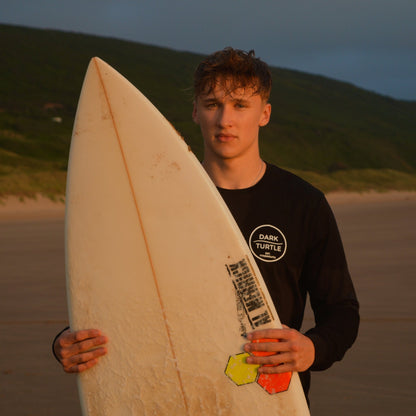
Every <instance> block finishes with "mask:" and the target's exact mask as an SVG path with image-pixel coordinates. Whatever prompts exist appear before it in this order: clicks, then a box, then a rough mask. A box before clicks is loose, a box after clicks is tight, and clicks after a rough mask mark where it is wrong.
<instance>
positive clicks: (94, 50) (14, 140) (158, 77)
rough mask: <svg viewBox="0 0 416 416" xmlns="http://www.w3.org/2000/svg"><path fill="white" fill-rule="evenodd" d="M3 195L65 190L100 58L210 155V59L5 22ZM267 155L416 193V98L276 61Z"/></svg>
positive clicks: (325, 183)
mask: <svg viewBox="0 0 416 416" xmlns="http://www.w3.org/2000/svg"><path fill="white" fill-rule="evenodd" d="M0 50H1V51H2V54H1V55H0V71H1V74H2V76H1V77H0V196H3V197H4V196H5V195H18V196H19V195H20V196H34V195H36V194H39V193H40V194H43V195H46V196H50V197H54V196H55V197H59V196H62V195H64V192H65V179H66V169H67V159H68V151H69V143H70V138H71V130H72V124H73V119H74V116H75V111H76V106H77V101H78V97H79V93H80V90H81V85H82V81H83V77H84V74H85V71H86V68H87V65H88V62H89V60H90V58H91V57H93V56H99V57H101V58H102V59H104V60H106V61H107V62H108V63H109V64H110V65H112V66H114V67H115V68H116V69H117V70H119V71H120V72H121V73H122V74H123V75H124V76H126V77H127V78H128V79H129V80H130V81H131V82H132V83H133V84H134V85H136V86H137V87H138V88H139V89H140V90H141V91H142V92H143V93H144V94H145V95H146V96H147V97H148V98H149V99H150V100H151V101H152V102H153V103H154V104H155V105H156V106H157V107H158V108H159V109H160V111H161V112H162V113H163V114H164V115H165V116H166V118H167V119H168V120H169V121H170V122H171V123H172V124H173V125H174V126H175V128H176V129H177V130H178V131H179V132H180V133H181V135H182V136H183V137H185V138H186V141H187V142H188V144H189V145H190V146H191V148H192V149H193V151H194V152H195V153H196V155H197V156H198V157H201V155H202V140H201V137H200V133H199V129H198V127H197V126H196V125H194V124H193V122H192V120H191V111H192V93H191V91H192V89H191V86H192V73H193V71H194V68H195V66H196V64H197V63H198V62H199V60H200V58H201V56H200V55H196V54H192V53H187V52H178V51H173V50H169V49H165V48H159V47H155V46H149V45H143V44H140V43H134V42H127V41H122V40H117V39H109V38H102V37H96V36H87V35H82V34H78V33H66V32H59V31H51V30H39V29H29V28H24V27H16V26H9V25H0ZM272 72H273V79H274V85H273V90H272V97H271V103H272V107H273V114H272V120H271V122H270V124H269V125H268V126H267V127H265V128H263V129H262V131H261V151H262V155H263V157H264V158H265V159H266V160H268V161H270V162H272V163H275V164H278V165H279V166H282V167H284V168H287V169H289V170H291V171H294V172H295V173H297V174H298V175H299V176H301V177H304V178H305V179H307V180H309V181H310V182H312V183H313V184H315V185H316V186H318V187H319V188H321V189H322V190H324V191H333V190H348V191H350V190H354V191H364V190H370V189H374V190H380V191H385V190H389V189H396V190H416V102H407V101H399V100H394V99H391V98H389V97H385V96H381V95H378V94H375V93H372V92H369V91H365V90H363V89H360V88H357V87H355V86H353V85H351V84H348V83H344V82H339V81H335V80H332V79H328V78H325V77H321V76H316V75H310V74H306V73H302V72H297V71H291V70H287V69H282V68H272Z"/></svg>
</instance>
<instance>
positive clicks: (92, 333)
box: [59, 329, 103, 347]
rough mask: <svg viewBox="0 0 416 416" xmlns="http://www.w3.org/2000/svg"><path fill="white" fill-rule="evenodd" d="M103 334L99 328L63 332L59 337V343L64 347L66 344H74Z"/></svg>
mask: <svg viewBox="0 0 416 416" xmlns="http://www.w3.org/2000/svg"><path fill="white" fill-rule="evenodd" d="M101 336H103V333H102V332H101V331H100V330H99V329H83V330H80V331H75V332H70V331H69V332H68V333H65V334H64V336H61V337H60V339H59V345H60V346H61V347H66V346H68V345H72V344H76V343H78V342H82V341H84V340H86V339H90V338H98V337H101Z"/></svg>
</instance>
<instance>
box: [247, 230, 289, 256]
mask: <svg viewBox="0 0 416 416" xmlns="http://www.w3.org/2000/svg"><path fill="white" fill-rule="evenodd" d="M249 245H250V250H251V252H252V253H253V254H254V256H256V257H257V258H258V259H260V260H263V261H265V262H274V261H278V260H280V259H281V258H282V257H283V256H284V255H285V253H286V247H287V244H286V238H285V236H284V235H283V233H282V232H281V231H280V230H279V229H278V228H276V227H274V226H273V225H260V226H259V227H257V228H256V229H255V230H254V231H253V232H252V233H251V235H250V239H249Z"/></svg>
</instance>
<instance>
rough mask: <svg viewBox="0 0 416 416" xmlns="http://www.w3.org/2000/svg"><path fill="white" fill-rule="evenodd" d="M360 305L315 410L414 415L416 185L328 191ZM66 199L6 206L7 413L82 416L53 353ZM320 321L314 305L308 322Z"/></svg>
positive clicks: (320, 376)
mask: <svg viewBox="0 0 416 416" xmlns="http://www.w3.org/2000/svg"><path fill="white" fill-rule="evenodd" d="M328 200H329V202H330V204H331V206H332V207H333V210H334V213H335V216H336V218H337V221H338V224H339V228H340V231H341V235H342V238H343V241H344V246H345V251H346V254H347V258H348V262H349V266H350V271H351V274H352V276H353V280H354V282H355V285H356V289H357V293H358V297H359V300H360V303H361V316H362V323H361V328H360V334H359V338H358V340H357V342H356V344H355V345H354V347H353V349H352V350H351V351H349V352H348V353H347V355H346V357H345V358H344V360H343V361H342V362H340V363H337V364H335V365H334V366H333V367H332V368H331V369H329V370H327V371H325V372H322V373H314V374H313V378H312V391H311V394H310V398H311V402H312V407H311V409H312V415H316V416H327V415H328V416H329V415H331V416H333V415H337V416H343V415H351V414H354V415H357V416H368V415H378V416H387V415H397V414H400V415H401V416H410V415H413V414H414V412H415V411H414V409H415V408H416V395H415V394H414V390H415V387H416V382H415V377H414V373H415V371H416V360H415V354H414V350H415V347H416V314H415V311H416V306H415V305H416V282H415V279H414V275H415V269H416V255H415V254H416V251H415V249H416V192H388V193H375V192H374V193H367V194H345V193H338V194H337V193H335V194H329V195H328ZM64 261H65V259H64V204H63V203H62V202H52V201H50V200H48V199H46V198H40V197H38V198H37V200H36V201H35V200H30V199H26V200H25V201H24V202H21V201H19V200H18V199H16V198H10V199H7V200H6V201H4V200H3V202H2V203H1V204H0V340H1V342H0V414H1V415H5V416H48V415H60V416H67V415H68V416H69V415H71V416H78V415H81V412H80V408H79V403H78V397H77V388H76V378H75V376H70V375H67V374H65V373H64V372H63V371H62V370H61V368H60V366H59V365H58V364H57V363H56V362H55V359H54V358H53V357H52V354H51V350H50V344H51V340H52V338H53V337H54V335H55V334H56V333H57V332H58V331H59V330H60V329H61V328H62V327H64V326H65V325H66V324H67V311H66V299H65V278H64V273H65V270H64V268H65V265H64ZM312 324H313V321H312V317H311V314H310V312H309V311H308V313H307V316H306V318H305V325H304V327H305V328H306V327H308V326H310V325H312Z"/></svg>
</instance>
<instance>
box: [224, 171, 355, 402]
mask: <svg viewBox="0 0 416 416" xmlns="http://www.w3.org/2000/svg"><path fill="white" fill-rule="evenodd" d="M219 192H220V194H221V195H222V197H223V199H224V201H225V202H226V204H227V205H228V207H229V209H230V211H231V213H232V214H233V216H234V218H235V220H236V222H237V224H238V225H239V227H240V230H241V231H242V233H243V235H244V237H245V239H246V240H247V242H248V244H249V246H250V249H251V251H252V253H253V255H254V257H255V259H256V262H257V264H258V266H259V268H260V271H261V273H262V276H263V278H264V280H265V283H266V285H267V287H268V289H269V292H270V295H271V297H272V299H273V301H274V303H275V306H276V310H277V313H278V314H279V317H280V320H281V322H282V323H283V324H285V325H287V326H289V327H291V328H294V329H297V330H299V329H300V328H301V325H302V321H303V317H304V310H305V304H306V298H307V294H309V296H310V302H311V306H312V309H313V311H314V315H315V323H316V324H315V326H314V327H313V328H311V329H309V330H308V331H307V332H306V334H305V335H307V336H308V337H309V338H310V339H311V340H312V342H313V343H314V346H315V361H314V363H313V365H312V367H311V368H310V370H324V369H326V368H328V367H330V366H331V365H332V364H333V363H334V362H335V361H338V360H341V359H342V357H343V356H344V354H345V352H346V351H347V349H348V348H350V347H351V345H352V344H353V342H354V341H355V338H356V336H357V332H358V326H359V312H358V310H359V305H358V301H357V298H356V294H355V291H354V287H353V284H352V281H351V277H350V274H349V272H348V267H347V262H346V259H345V254H344V249H343V246H342V242H341V238H340V235H339V232H338V227H337V224H336V221H335V218H334V215H333V213H332V211H331V209H330V207H329V205H328V203H327V201H326V199H325V197H324V195H323V194H322V192H320V191H319V190H317V189H316V188H314V187H313V186H311V185H310V184H308V183H307V182H305V181H303V180H302V179H300V178H298V177H297V176H295V175H293V174H291V173H289V172H287V171H285V170H283V169H280V168H278V167H276V166H273V165H269V164H268V165H267V169H266V173H265V174H264V176H263V178H262V179H261V180H260V181H259V182H258V183H257V184H256V185H254V186H253V187H251V188H247V189H238V190H226V189H221V188H219ZM300 378H301V381H302V385H303V388H304V391H305V394H306V395H307V393H308V390H309V385H310V371H306V372H305V373H301V374H300Z"/></svg>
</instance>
